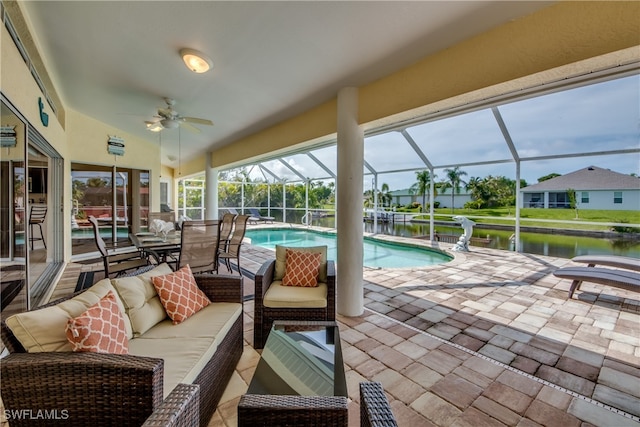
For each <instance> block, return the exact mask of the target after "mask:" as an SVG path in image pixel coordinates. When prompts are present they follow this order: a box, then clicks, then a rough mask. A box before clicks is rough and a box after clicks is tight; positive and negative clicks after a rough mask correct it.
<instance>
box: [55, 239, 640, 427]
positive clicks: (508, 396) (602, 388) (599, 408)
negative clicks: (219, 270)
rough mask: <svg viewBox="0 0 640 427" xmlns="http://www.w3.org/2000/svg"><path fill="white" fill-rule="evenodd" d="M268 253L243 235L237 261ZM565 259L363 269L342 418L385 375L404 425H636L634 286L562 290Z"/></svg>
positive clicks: (493, 258)
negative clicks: (570, 294)
mask: <svg viewBox="0 0 640 427" xmlns="http://www.w3.org/2000/svg"><path fill="white" fill-rule="evenodd" d="M396 239H397V238H396ZM411 242H412V243H413V244H415V242H416V241H415V240H411ZM424 244H429V242H424ZM440 248H441V249H445V250H448V249H450V248H451V245H447V244H442V243H441V244H440ZM272 256H273V252H271V251H269V250H267V249H262V248H257V247H253V246H248V247H246V248H245V249H244V250H243V256H242V259H241V263H242V267H243V268H244V269H246V270H248V271H249V272H255V271H257V269H258V267H259V266H260V264H261V263H262V261H264V260H265V259H267V258H269V257H272ZM567 264H571V261H569V260H566V259H561V258H553V257H546V256H538V255H531V254H518V253H513V252H506V251H498V250H492V249H483V248H477V247H472V249H471V252H469V253H464V254H458V255H457V256H456V259H455V260H454V261H452V262H450V263H447V264H442V265H438V266H430V267H423V268H411V269H365V272H364V279H365V282H364V302H365V310H364V313H363V314H362V315H361V316H359V317H344V316H338V322H339V325H340V329H341V338H342V348H343V352H344V362H345V365H346V366H345V369H346V371H347V381H348V389H349V397H350V403H349V411H350V413H349V419H350V425H353V426H356V425H359V406H358V404H359V396H358V383H359V382H360V381H365V380H373V381H380V382H381V383H382V384H383V386H384V388H385V391H386V393H387V396H388V398H389V400H390V402H391V406H392V410H393V412H394V414H395V416H396V418H397V420H398V423H399V425H400V426H411V427H417V426H485V425H486V426H502V425H508V426H536V425H547V426H589V425H601V426H627V425H635V426H638V425H640V420H639V418H638V417H639V416H640V294H637V293H633V292H629V291H624V290H620V289H614V288H610V287H606V286H601V285H595V284H590V283H586V282H585V283H584V284H583V286H582V289H581V290H580V291H578V292H576V294H575V295H574V299H573V300H568V299H567V290H568V289H569V286H570V281H569V280H561V279H557V278H556V277H555V276H553V274H552V273H553V271H554V270H555V269H557V268H558V267H561V266H564V265H567ZM70 266H71V267H70V268H71V270H72V269H73V268H75V267H73V265H70ZM84 267H85V266H83V268H84ZM68 269H69V268H68ZM65 275H66V273H65ZM76 277H77V273H76ZM61 283H62V282H61ZM73 285H75V282H73ZM67 286H71V288H73V286H72V285H67ZM245 286H247V287H249V288H251V287H252V281H251V280H249V279H245ZM249 290H250V289H249ZM56 292H64V286H59V287H58V290H57V291H56ZM249 293H251V292H249ZM252 317H253V302H252V301H248V302H247V303H245V340H246V346H245V351H244V354H243V356H242V359H241V361H240V363H239V365H238V367H237V369H236V373H235V374H234V377H233V379H232V381H231V383H230V384H229V386H228V388H227V391H226V392H225V395H224V396H223V399H222V401H221V404H220V406H219V408H218V411H216V413H215V415H214V417H213V418H212V420H211V422H210V423H209V425H210V426H234V425H236V416H237V403H238V400H239V398H240V396H241V395H242V394H243V393H245V392H246V389H247V385H248V383H249V382H250V380H251V377H252V375H253V371H254V370H255V366H256V364H257V361H258V359H259V356H260V355H259V353H258V352H256V351H255V350H254V349H253V348H252V347H251V344H252V341H253V321H252Z"/></svg>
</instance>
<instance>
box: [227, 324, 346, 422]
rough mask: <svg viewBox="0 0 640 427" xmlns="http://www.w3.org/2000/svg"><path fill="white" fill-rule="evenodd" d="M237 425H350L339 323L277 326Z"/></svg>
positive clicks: (274, 327) (271, 334) (274, 326)
mask: <svg viewBox="0 0 640 427" xmlns="http://www.w3.org/2000/svg"><path fill="white" fill-rule="evenodd" d="M238 425H239V426H255V425H261V426H269V425H330V426H346V425H347V385H346V380H345V374H344V364H343V362H342V350H341V348H340V332H339V331H338V326H337V324H336V323H335V322H312V321H306V322H305V321H297V322H296V321H276V322H274V324H273V329H272V330H271V332H270V333H269V338H268V339H267V342H266V344H265V346H264V349H263V351H262V356H261V357H260V361H259V362H258V366H257V367H256V371H255V373H254V375H253V379H252V380H251V384H250V385H249V389H248V390H247V394H245V395H244V396H242V397H241V399H240V403H239V404H238Z"/></svg>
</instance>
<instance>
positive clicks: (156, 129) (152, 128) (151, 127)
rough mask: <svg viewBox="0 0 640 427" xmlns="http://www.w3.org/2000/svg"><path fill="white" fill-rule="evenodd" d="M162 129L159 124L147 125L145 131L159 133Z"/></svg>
mask: <svg viewBox="0 0 640 427" xmlns="http://www.w3.org/2000/svg"><path fill="white" fill-rule="evenodd" d="M162 129H164V128H163V127H162V123H160V122H155V123H147V130H150V131H151V132H160V131H161V130H162Z"/></svg>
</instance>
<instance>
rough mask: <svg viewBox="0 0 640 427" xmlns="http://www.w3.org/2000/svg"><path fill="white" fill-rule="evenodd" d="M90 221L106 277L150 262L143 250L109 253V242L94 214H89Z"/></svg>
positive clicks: (117, 274)
mask: <svg viewBox="0 0 640 427" xmlns="http://www.w3.org/2000/svg"><path fill="white" fill-rule="evenodd" d="M89 222H90V223H91V226H92V227H93V239H94V241H95V242H96V246H97V247H98V251H100V255H101V256H102V263H103V265H104V277H109V276H110V275H111V274H115V275H116V276H119V275H121V274H124V273H126V272H127V271H128V270H132V269H137V268H140V267H144V266H146V265H147V264H148V261H147V259H146V258H144V257H143V256H142V255H143V254H142V253H141V252H127V253H119V254H113V253H112V254H109V250H108V248H107V244H106V243H105V242H104V240H103V239H102V236H101V235H100V228H99V227H98V220H97V219H96V217H94V216H89Z"/></svg>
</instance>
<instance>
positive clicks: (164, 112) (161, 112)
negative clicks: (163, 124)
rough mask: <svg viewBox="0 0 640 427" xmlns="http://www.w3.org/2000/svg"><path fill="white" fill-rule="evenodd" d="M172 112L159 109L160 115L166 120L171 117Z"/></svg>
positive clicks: (166, 109)
mask: <svg viewBox="0 0 640 427" xmlns="http://www.w3.org/2000/svg"><path fill="white" fill-rule="evenodd" d="M171 112H172V110H171V109H169V108H158V115H159V116H161V117H165V118H170V117H171Z"/></svg>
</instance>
